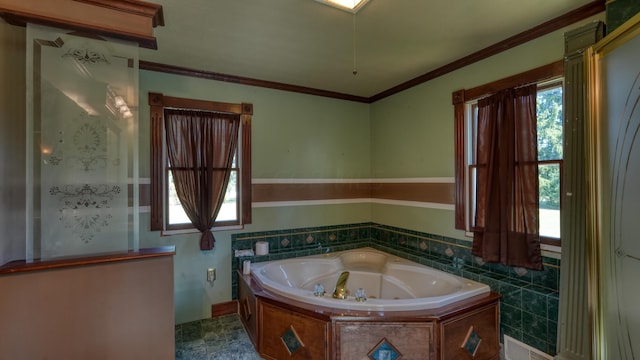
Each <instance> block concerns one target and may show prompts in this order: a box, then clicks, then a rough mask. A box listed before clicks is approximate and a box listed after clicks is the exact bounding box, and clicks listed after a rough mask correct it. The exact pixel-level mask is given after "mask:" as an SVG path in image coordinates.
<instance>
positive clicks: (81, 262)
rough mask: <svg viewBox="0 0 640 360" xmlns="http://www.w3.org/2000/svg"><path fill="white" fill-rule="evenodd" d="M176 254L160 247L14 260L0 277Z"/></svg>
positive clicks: (2, 269) (0, 268)
mask: <svg viewBox="0 0 640 360" xmlns="http://www.w3.org/2000/svg"><path fill="white" fill-rule="evenodd" d="M175 254H176V247H175V246H161V247H154V248H145V249H140V250H139V251H129V252H126V253H125V252H123V253H112V254H104V255H95V256H86V257H68V258H66V257H65V258H59V259H56V260H47V261H40V260H34V262H32V263H27V262H26V261H24V260H16V261H11V262H8V263H6V264H4V265H2V266H0V275H10V274H16V273H24V272H31V271H43V270H54V269H63V268H71V267H77V266H86V265H96V264H105V263H114V262H120V261H131V260H140V259H149V258H156V257H163V256H173V255H175Z"/></svg>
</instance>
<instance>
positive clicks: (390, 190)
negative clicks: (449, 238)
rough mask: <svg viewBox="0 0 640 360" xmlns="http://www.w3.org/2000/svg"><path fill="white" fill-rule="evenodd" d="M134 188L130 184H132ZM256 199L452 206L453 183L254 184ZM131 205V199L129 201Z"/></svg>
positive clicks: (145, 196) (145, 191) (146, 188)
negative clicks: (353, 200)
mask: <svg viewBox="0 0 640 360" xmlns="http://www.w3.org/2000/svg"><path fill="white" fill-rule="evenodd" d="M129 190H131V186H130V187H129ZM252 191H253V194H252V195H253V202H254V203H261V202H285V201H312V200H339V199H384V200H399V201H416V202H425V203H437V204H447V205H452V204H453V203H454V184H453V183H437V182H426V183H413V182H411V183H392V182H388V183H368V182H355V183H280V184H275V183H271V184H253V185H252ZM150 199H151V193H150V184H140V206H149V205H150V204H151V201H150ZM129 203H130V205H131V201H129Z"/></svg>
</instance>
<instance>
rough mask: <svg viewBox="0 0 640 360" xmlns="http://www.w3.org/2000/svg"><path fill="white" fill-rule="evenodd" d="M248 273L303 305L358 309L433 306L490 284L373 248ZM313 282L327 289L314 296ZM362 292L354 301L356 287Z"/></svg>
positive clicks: (476, 292)
mask: <svg viewBox="0 0 640 360" xmlns="http://www.w3.org/2000/svg"><path fill="white" fill-rule="evenodd" d="M344 271H348V272H349V278H348V280H347V283H346V288H347V289H348V291H349V296H348V297H347V298H346V299H335V298H333V297H332V294H333V290H334V288H335V286H336V282H337V281H338V277H339V276H340V274H341V273H342V272H344ZM251 273H252V274H253V276H254V278H255V279H256V280H257V281H258V283H259V284H260V286H261V287H262V288H264V289H265V290H267V291H270V292H273V293H275V294H278V295H281V296H284V297H286V298H290V299H294V300H297V301H301V302H304V303H307V304H313V305H320V306H326V307H332V308H339V309H347V310H363V311H403V310H420V309H434V308H438V307H441V306H444V305H448V304H451V303H453V302H456V301H460V300H463V299H467V298H470V297H472V296H475V295H480V294H484V293H488V292H489V291H490V289H489V286H488V285H485V284H482V283H479V282H476V281H472V280H468V279H465V278H462V277H459V276H455V275H452V274H448V273H446V272H443V271H439V270H436V269H433V268H430V267H427V266H424V265H421V264H418V263H415V262H412V261H409V260H406V259H402V258H399V257H397V256H394V255H390V254H387V253H384V252H382V251H378V250H375V249H372V248H361V249H355V250H347V251H342V252H336V253H330V254H323V255H314V256H306V257H299V258H293V259H286V260H276V261H269V262H263V263H256V264H252V269H251ZM317 284H321V285H322V286H323V287H324V289H325V291H326V293H325V294H324V295H323V296H316V295H314V290H315V288H316V285H317ZM359 288H362V289H364V290H365V292H366V300H365V301H356V298H355V296H354V295H355V293H356V290H357V289H359Z"/></svg>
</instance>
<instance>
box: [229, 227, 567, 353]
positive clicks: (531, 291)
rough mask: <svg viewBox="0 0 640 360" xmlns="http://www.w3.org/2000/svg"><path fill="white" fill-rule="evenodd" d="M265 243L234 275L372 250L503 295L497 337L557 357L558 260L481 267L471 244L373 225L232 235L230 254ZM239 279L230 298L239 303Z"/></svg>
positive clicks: (235, 265)
mask: <svg viewBox="0 0 640 360" xmlns="http://www.w3.org/2000/svg"><path fill="white" fill-rule="evenodd" d="M258 241H267V242H269V254H268V255H265V256H253V257H244V258H234V260H233V261H232V270H233V274H235V273H236V272H235V270H236V269H240V268H241V264H242V261H243V260H247V259H248V260H251V261H252V262H262V261H270V260H278V259H286V258H292V257H299V256H307V255H317V254H321V253H327V252H334V251H342V250H349V249H355V248H360V247H365V246H370V247H373V248H376V249H379V250H382V251H385V252H388V253H391V254H394V255H397V256H400V257H403V258H406V259H409V260H412V261H415V262H417V263H420V264H424V265H427V266H430V267H433V268H436V269H439V270H443V271H446V272H448V273H452V274H456V275H460V276H463V277H466V278H469V279H472V280H476V281H480V282H482V283H485V284H488V285H489V286H490V287H491V289H492V290H493V291H496V292H499V293H501V294H502V299H501V300H500V312H501V319H500V337H501V339H502V336H503V335H509V336H511V337H512V338H515V339H517V340H520V341H522V342H524V343H526V344H528V345H530V346H533V347H535V348H537V349H539V350H541V351H544V352H545V353H548V354H551V355H555V354H556V335H557V326H558V325H557V324H558V299H559V293H558V284H559V282H560V261H559V260H557V259H553V258H547V257H545V258H544V259H543V262H544V265H545V266H544V270H543V271H532V270H527V271H526V272H524V273H522V272H516V271H515V270H514V269H513V268H511V267H508V266H504V265H501V264H481V263H478V261H476V258H475V257H474V256H473V255H472V254H471V247H470V245H471V244H470V243H469V241H466V240H460V239H454V238H448V237H444V236H440V235H436V234H429V233H422V232H416V231H412V230H407V229H402V228H395V227H390V226H385V225H380V224H375V223H361V224H345V225H336V226H325V227H315V228H303V229H287V230H278V231H268V232H253V233H243V234H235V235H233V236H232V250H233V251H235V250H242V249H255V243H256V242H258ZM237 281H238V278H237V276H234V277H233V283H232V286H233V289H232V291H233V293H232V295H233V298H234V299H237V287H238V283H237Z"/></svg>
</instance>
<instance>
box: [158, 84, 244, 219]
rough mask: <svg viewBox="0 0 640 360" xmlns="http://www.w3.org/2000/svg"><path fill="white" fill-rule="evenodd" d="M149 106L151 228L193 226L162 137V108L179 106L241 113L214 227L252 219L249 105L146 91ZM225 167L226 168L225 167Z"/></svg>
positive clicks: (188, 108)
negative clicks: (178, 192) (177, 96)
mask: <svg viewBox="0 0 640 360" xmlns="http://www.w3.org/2000/svg"><path fill="white" fill-rule="evenodd" d="M149 104H150V105H151V172H152V176H151V229H152V230H186V229H193V228H194V226H193V225H192V224H191V221H190V220H189V218H188V217H187V215H186V213H185V211H184V209H183V207H182V205H181V204H180V200H179V199H178V196H177V192H176V187H175V183H174V179H173V175H172V171H171V170H172V165H171V163H170V161H169V159H168V156H167V146H166V140H165V129H164V116H165V112H164V110H165V109H181V110H189V111H195V112H196V113H198V112H205V113H206V112H209V113H219V114H237V115H239V116H240V129H239V131H238V146H237V147H236V150H235V153H234V154H233V163H232V165H231V167H229V168H228V170H229V172H230V176H229V182H228V185H227V187H226V189H225V194H224V201H223V204H222V206H221V208H220V211H219V212H218V215H217V217H216V220H215V224H214V228H219V227H225V226H241V225H243V224H248V223H250V222H251V117H252V112H253V107H252V105H251V104H229V103H220V102H209V101H200V100H191V99H181V98H174V97H169V96H163V95H162V94H155V93H150V94H149ZM225 169H227V168H225Z"/></svg>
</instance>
